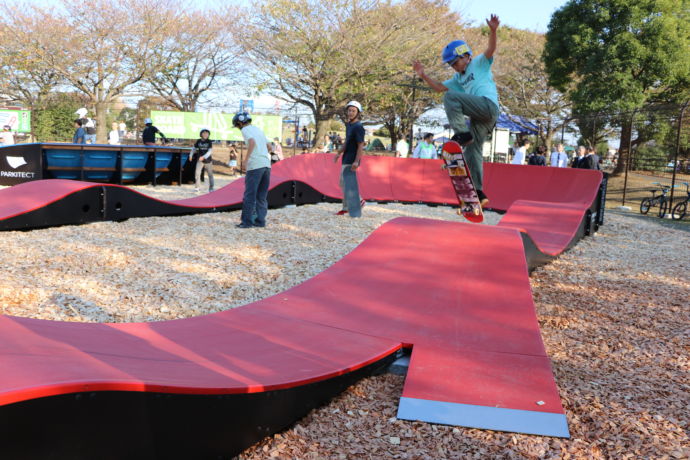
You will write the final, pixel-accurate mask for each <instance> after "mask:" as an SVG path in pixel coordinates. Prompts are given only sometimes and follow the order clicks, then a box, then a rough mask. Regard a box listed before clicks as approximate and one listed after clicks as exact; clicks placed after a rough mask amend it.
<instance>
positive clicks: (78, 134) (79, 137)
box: [72, 118, 86, 144]
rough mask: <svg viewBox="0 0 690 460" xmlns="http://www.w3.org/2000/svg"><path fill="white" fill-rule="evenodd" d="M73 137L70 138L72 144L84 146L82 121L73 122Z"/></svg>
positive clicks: (84, 134) (84, 137)
mask: <svg viewBox="0 0 690 460" xmlns="http://www.w3.org/2000/svg"><path fill="white" fill-rule="evenodd" d="M74 129H75V131H74V137H72V143H73V144H86V131H84V128H83V127H82V119H81V118H77V119H76V120H74Z"/></svg>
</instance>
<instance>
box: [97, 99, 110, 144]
mask: <svg viewBox="0 0 690 460" xmlns="http://www.w3.org/2000/svg"><path fill="white" fill-rule="evenodd" d="M106 108H107V104H106V103H105V102H96V142H97V143H99V144H107V143H108V126H107V125H106V124H107V120H108V118H107V115H108V114H107V112H106V110H107V109H106Z"/></svg>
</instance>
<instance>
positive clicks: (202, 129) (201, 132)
mask: <svg viewBox="0 0 690 460" xmlns="http://www.w3.org/2000/svg"><path fill="white" fill-rule="evenodd" d="M204 131H206V132H207V133H208V135H209V136H210V135H211V130H210V129H208V128H201V131H199V137H201V135H202V134H204Z"/></svg>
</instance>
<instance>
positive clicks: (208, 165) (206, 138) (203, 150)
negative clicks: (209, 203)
mask: <svg viewBox="0 0 690 460" xmlns="http://www.w3.org/2000/svg"><path fill="white" fill-rule="evenodd" d="M210 136H211V130H209V129H208V128H203V129H202V130H201V131H199V140H197V141H196V142H195V143H194V146H193V147H192V150H191V151H190V152H189V161H190V162H194V161H196V166H195V167H194V184H195V188H194V191H195V192H196V193H199V191H200V190H201V171H202V170H205V171H206V175H207V176H208V191H209V193H210V192H212V191H213V185H214V183H213V157H212V155H213V141H212V140H211V139H210Z"/></svg>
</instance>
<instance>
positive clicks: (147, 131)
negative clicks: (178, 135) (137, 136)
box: [141, 118, 168, 145]
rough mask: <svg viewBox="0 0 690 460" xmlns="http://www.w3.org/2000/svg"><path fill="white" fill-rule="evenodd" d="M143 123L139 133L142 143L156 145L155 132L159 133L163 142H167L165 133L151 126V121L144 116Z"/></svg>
mask: <svg viewBox="0 0 690 460" xmlns="http://www.w3.org/2000/svg"><path fill="white" fill-rule="evenodd" d="M144 124H145V125H146V127H145V128H144V131H142V133H141V140H142V141H143V142H144V145H156V133H158V134H160V136H161V137H162V138H163V143H164V144H165V143H166V142H168V139H167V138H166V137H165V134H163V132H162V131H161V130H160V129H158V128H156V127H155V126H153V121H152V120H151V119H150V118H146V119H145V120H144Z"/></svg>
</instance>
